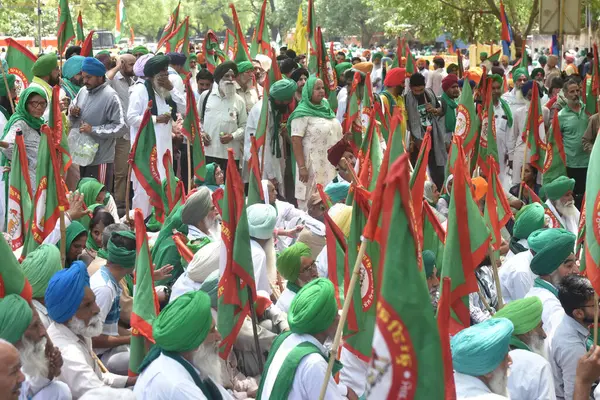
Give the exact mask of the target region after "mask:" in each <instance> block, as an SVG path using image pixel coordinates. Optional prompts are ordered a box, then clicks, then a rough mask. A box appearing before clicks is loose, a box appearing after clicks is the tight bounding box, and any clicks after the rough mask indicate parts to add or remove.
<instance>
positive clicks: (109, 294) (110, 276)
mask: <svg viewBox="0 0 600 400" xmlns="http://www.w3.org/2000/svg"><path fill="white" fill-rule="evenodd" d="M135 251H136V241H135V233H133V232H131V231H121V232H113V234H112V235H111V237H110V240H109V241H108V246H107V253H108V259H107V262H106V265H104V266H102V267H100V269H99V270H98V271H96V272H95V273H94V275H92V276H91V278H90V288H91V289H92V291H93V292H94V295H95V296H96V304H97V305H98V307H100V319H101V320H102V322H103V327H102V334H101V335H99V336H97V337H94V338H92V344H93V345H94V352H95V353H96V354H97V355H98V357H100V360H102V362H103V363H104V365H106V367H107V368H108V370H109V371H111V372H114V373H117V374H119V375H127V371H128V368H129V343H130V340H131V336H130V335H123V336H121V335H119V319H120V314H121V305H120V298H121V294H122V289H121V286H120V285H119V282H120V281H121V280H122V279H123V278H125V276H127V275H129V274H132V273H133V269H134V267H135Z"/></svg>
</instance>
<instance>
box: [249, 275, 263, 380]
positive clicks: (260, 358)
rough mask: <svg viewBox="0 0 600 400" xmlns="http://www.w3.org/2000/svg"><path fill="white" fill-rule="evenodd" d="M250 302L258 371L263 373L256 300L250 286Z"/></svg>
mask: <svg viewBox="0 0 600 400" xmlns="http://www.w3.org/2000/svg"><path fill="white" fill-rule="evenodd" d="M248 302H249V304H250V317H251V319H252V331H253V333H254V346H255V347H256V356H257V357H256V358H257V359H258V369H259V371H260V373H261V374H262V373H263V370H264V367H263V360H262V352H261V351H260V343H259V342H258V328H257V327H256V325H257V324H258V320H257V318H256V309H255V308H254V299H253V297H252V288H251V287H250V286H248Z"/></svg>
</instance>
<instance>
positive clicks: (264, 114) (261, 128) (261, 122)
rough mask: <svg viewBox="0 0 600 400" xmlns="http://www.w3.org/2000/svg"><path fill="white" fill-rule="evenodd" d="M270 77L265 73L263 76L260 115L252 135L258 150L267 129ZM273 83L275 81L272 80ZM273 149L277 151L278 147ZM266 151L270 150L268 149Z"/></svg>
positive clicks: (265, 136)
mask: <svg viewBox="0 0 600 400" xmlns="http://www.w3.org/2000/svg"><path fill="white" fill-rule="evenodd" d="M271 82H273V81H271V77H270V76H269V75H267V76H266V77H265V81H264V83H263V85H264V86H263V98H262V105H261V107H260V116H259V117H258V124H257V126H256V132H255V133H254V136H255V137H256V149H257V151H259V150H260V149H261V148H262V147H263V146H265V145H266V143H265V141H266V138H267V136H268V135H267V129H268V128H269V115H270V113H269V91H270V88H271ZM273 83H275V82H273ZM274 150H275V151H279V150H278V149H274ZM268 151H271V149H269V150H268Z"/></svg>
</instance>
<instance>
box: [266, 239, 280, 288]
mask: <svg viewBox="0 0 600 400" xmlns="http://www.w3.org/2000/svg"><path fill="white" fill-rule="evenodd" d="M263 249H264V250H265V254H266V256H267V278H269V282H271V285H273V286H276V285H277V255H276V253H275V242H274V241H273V238H271V239H269V240H268V241H267V243H266V244H265V246H264V247H263Z"/></svg>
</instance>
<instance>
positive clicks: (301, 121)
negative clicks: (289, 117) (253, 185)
mask: <svg viewBox="0 0 600 400" xmlns="http://www.w3.org/2000/svg"><path fill="white" fill-rule="evenodd" d="M291 129H292V132H291V136H292V137H294V136H296V137H301V138H302V147H303V149H304V166H305V167H306V168H307V169H308V182H307V183H306V184H304V183H302V182H300V174H299V173H296V193H295V195H296V199H297V200H298V208H300V209H302V210H306V209H307V208H308V207H307V206H308V200H309V199H310V197H311V196H312V195H313V194H314V193H316V192H317V184H318V183H320V184H321V185H323V186H325V185H327V184H328V183H329V182H331V181H332V180H333V178H335V176H336V171H335V167H334V166H333V165H331V163H330V162H329V160H328V159H327V150H328V149H329V148H331V147H332V146H333V145H334V144H336V143H337V142H338V141H340V139H341V138H342V126H341V125H340V123H339V122H338V120H337V119H335V118H333V119H326V118H319V117H302V118H296V119H294V120H293V121H292V128H291ZM296 171H297V172H298V165H296Z"/></svg>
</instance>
